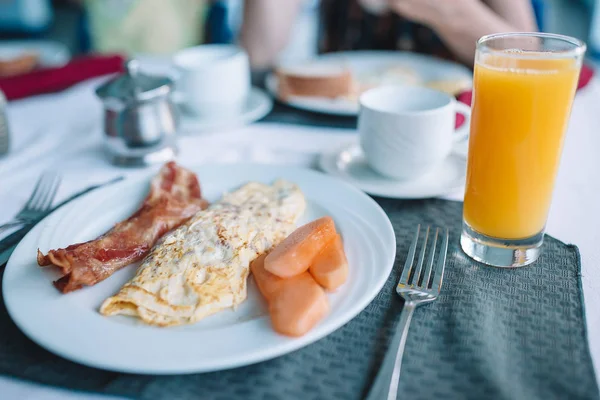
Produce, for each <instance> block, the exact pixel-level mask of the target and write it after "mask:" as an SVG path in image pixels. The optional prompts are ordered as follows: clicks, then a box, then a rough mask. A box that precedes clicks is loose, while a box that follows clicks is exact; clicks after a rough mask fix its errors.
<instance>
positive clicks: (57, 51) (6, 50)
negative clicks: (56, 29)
mask: <svg viewBox="0 0 600 400" xmlns="http://www.w3.org/2000/svg"><path fill="white" fill-rule="evenodd" d="M25 52H35V53H37V54H38V55H39V63H40V65H41V66H43V67H60V66H61V65H64V64H66V63H67V62H68V61H69V59H70V58H71V54H70V53H69V49H67V47H66V46H64V45H63V44H60V43H57V42H52V41H47V40H8V41H2V42H0V60H10V59H11V58H15V57H18V56H19V55H21V54H23V53H25Z"/></svg>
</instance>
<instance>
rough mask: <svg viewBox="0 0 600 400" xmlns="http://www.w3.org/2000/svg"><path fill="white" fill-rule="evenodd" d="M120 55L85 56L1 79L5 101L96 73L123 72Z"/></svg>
mask: <svg viewBox="0 0 600 400" xmlns="http://www.w3.org/2000/svg"><path fill="white" fill-rule="evenodd" d="M124 62H125V58H124V57H123V56H121V55H114V54H112V55H88V56H82V57H78V58H75V59H73V60H71V61H70V62H69V63H68V64H66V65H64V66H62V67H58V68H41V69H37V70H35V71H32V72H29V73H27V74H22V75H17V76H11V77H7V78H0V89H2V91H3V92H4V94H5V95H6V98H7V99H8V100H16V99H22V98H24V97H29V96H34V95H37V94H42V93H51V92H57V91H60V90H63V89H66V88H68V87H70V86H73V85H74V84H76V83H79V82H82V81H85V80H87V79H90V78H94V77H97V76H102V75H108V74H113V73H117V72H123V71H124V69H125V67H124Z"/></svg>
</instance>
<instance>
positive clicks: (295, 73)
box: [275, 63, 355, 100]
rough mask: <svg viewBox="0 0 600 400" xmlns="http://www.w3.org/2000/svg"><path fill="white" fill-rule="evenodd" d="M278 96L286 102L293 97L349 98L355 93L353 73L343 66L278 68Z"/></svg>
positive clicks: (320, 65)
mask: <svg viewBox="0 0 600 400" xmlns="http://www.w3.org/2000/svg"><path fill="white" fill-rule="evenodd" d="M275 74H276V76H277V80H278V88H277V91H278V95H279V97H280V98H281V99H283V100H285V99H287V98H289V97H293V96H303V97H326V98H331V99H334V98H338V97H348V96H351V95H352V94H353V93H354V92H355V89H354V86H355V85H354V80H353V78H352V72H350V70H349V69H347V68H345V67H343V66H337V65H322V64H317V63H315V64H305V65H302V66H296V67H278V68H277V69H276V70H275Z"/></svg>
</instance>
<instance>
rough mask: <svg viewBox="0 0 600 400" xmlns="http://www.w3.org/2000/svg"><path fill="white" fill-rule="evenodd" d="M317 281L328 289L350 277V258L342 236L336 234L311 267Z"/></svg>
mask: <svg viewBox="0 0 600 400" xmlns="http://www.w3.org/2000/svg"><path fill="white" fill-rule="evenodd" d="M309 271H310V273H311V275H312V276H313V278H315V281H317V283H318V284H319V285H321V286H323V287H324V288H325V289H327V290H335V289H337V288H338V287H340V286H341V285H342V284H343V283H344V282H346V279H347V278H348V259H347V258H346V253H345V252H344V245H343V243H342V237H341V236H340V235H336V237H335V239H333V240H332V241H331V242H330V243H329V244H328V245H327V246H326V247H325V248H324V249H323V251H322V252H321V253H319V255H317V257H316V258H315V260H314V262H313V264H312V265H311V266H310V269H309Z"/></svg>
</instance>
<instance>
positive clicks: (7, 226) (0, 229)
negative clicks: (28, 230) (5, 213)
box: [0, 221, 24, 233]
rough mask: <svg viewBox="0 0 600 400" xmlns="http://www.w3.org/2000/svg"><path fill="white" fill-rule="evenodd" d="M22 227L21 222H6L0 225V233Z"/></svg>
mask: <svg viewBox="0 0 600 400" xmlns="http://www.w3.org/2000/svg"><path fill="white" fill-rule="evenodd" d="M21 225H24V223H23V221H12V222H7V223H6V224H2V225H0V233H2V232H4V231H6V230H9V229H10V228H14V227H16V226H21Z"/></svg>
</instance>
